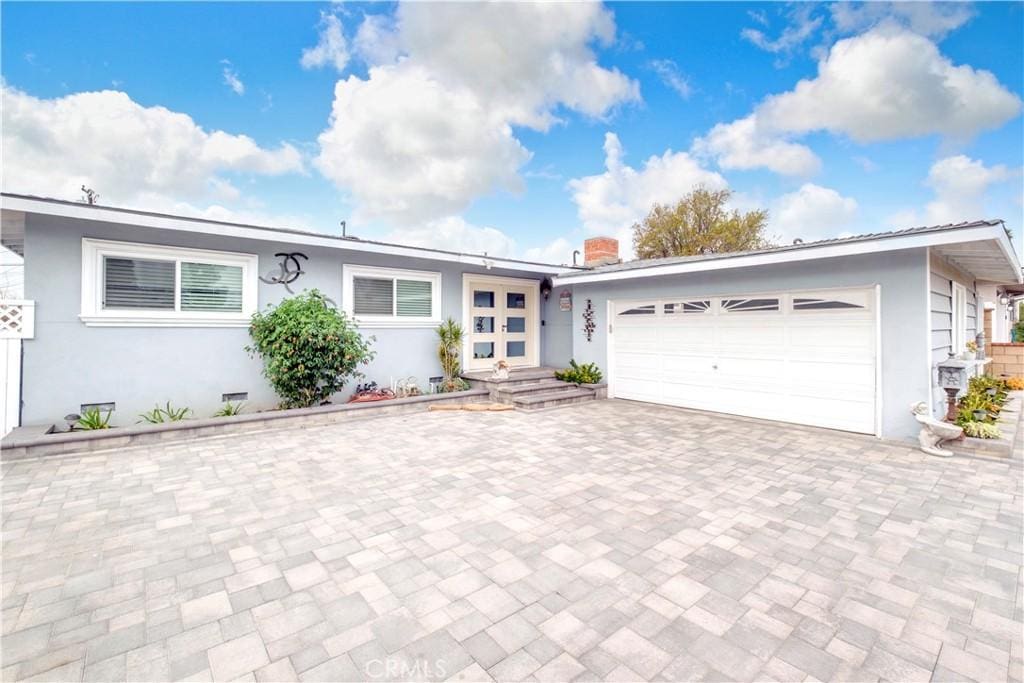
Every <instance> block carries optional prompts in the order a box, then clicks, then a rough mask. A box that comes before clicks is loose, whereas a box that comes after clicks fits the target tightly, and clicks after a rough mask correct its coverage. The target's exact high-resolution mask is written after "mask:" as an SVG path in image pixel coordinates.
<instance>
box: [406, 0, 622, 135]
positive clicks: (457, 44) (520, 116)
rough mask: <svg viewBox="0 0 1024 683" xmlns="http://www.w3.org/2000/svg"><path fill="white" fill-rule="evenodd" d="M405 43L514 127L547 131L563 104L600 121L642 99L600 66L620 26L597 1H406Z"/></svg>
mask: <svg viewBox="0 0 1024 683" xmlns="http://www.w3.org/2000/svg"><path fill="white" fill-rule="evenodd" d="M397 32H398V36H399V43H400V45H401V48H402V50H403V52H404V53H405V54H407V55H408V58H409V59H410V60H411V61H413V62H415V63H417V64H419V65H421V66H423V67H425V68H427V69H428V70H429V71H430V72H431V74H432V75H433V76H434V77H436V78H438V79H439V80H441V81H442V82H444V83H446V84H448V85H451V86H462V87H465V88H467V89H469V90H470V91H472V92H473V93H475V94H476V95H477V96H478V97H479V98H480V99H481V100H483V101H485V102H486V103H487V107H488V110H489V111H490V112H491V113H492V114H494V115H495V116H499V117H501V118H503V119H505V120H507V121H509V122H510V123H513V124H515V125H523V126H529V127H531V128H536V129H539V130H543V129H546V128H547V127H548V126H549V125H551V124H552V123H553V122H554V121H555V120H556V115H555V113H554V111H553V110H554V109H555V108H557V107H558V106H565V107H567V108H569V109H572V110H574V111H578V112H580V113H582V114H585V115H587V116H593V117H599V116H603V115H604V114H606V113H607V112H608V111H609V110H610V109H611V108H613V107H614V106H616V105H618V104H620V103H622V102H628V101H631V100H636V99H638V97H639V85H638V84H637V83H636V81H633V80H632V79H630V78H628V77H626V76H625V75H623V74H622V73H621V72H619V70H618V69H614V68H613V69H606V68H604V67H601V66H600V65H598V63H597V61H596V58H595V56H594V53H593V50H592V49H591V47H590V46H591V44H592V43H595V42H596V43H598V44H601V45H605V46H608V45H611V44H612V42H613V41H614V39H615V21H614V19H613V17H612V14H611V12H609V11H608V10H607V9H606V8H605V7H603V6H602V5H600V4H598V3H472V4H466V3H417V2H413V3H406V4H402V5H400V6H399V8H398V15H397Z"/></svg>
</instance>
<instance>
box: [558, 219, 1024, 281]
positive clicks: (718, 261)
mask: <svg viewBox="0 0 1024 683" xmlns="http://www.w3.org/2000/svg"><path fill="white" fill-rule="evenodd" d="M984 240H996V241H998V242H999V245H1000V249H1001V250H1002V251H1003V253H1004V254H1005V255H1007V258H1008V265H1009V266H1010V267H1011V268H1012V269H1013V272H1015V273H1017V277H1018V280H1017V281H1018V282H1020V281H1021V279H1020V278H1021V276H1020V264H1019V262H1018V261H1017V259H1016V257H1012V258H1011V256H1012V255H1013V249H1012V245H1010V244H1009V238H1008V237H1007V236H1006V231H1005V230H1004V229H1003V227H1002V226H1001V225H991V226H977V227H972V228H950V229H948V230H940V231H936V232H928V233H920V234H916V235H902V236H897V237H881V238H878V239H865V240H857V241H851V242H845V243H840V244H830V245H820V246H814V245H809V246H807V247H806V248H800V249H785V250H780V251H768V252H762V253H757V254H746V255H740V256H722V257H720V258H711V259H703V260H693V261H683V262H677V263H666V264H664V265H651V266H646V267H640V268H630V269H624V270H608V271H600V270H598V271H597V272H584V273H579V274H577V273H578V271H573V272H572V274H563V275H559V276H557V277H555V278H554V282H553V284H554V286H563V285H576V284H585V283H589V282H610V281H615V280H633V279H639V278H648V277H659V276H662V275H681V274H684V273H697V272H707V271H713V270H726V269H730V268H749V267H751V266H763V265H771V264H776V263H796V262H801V261H813V260H817V259H824V258H834V257H837V256H855V255H858V254H877V253H879V252H883V251H897V250H901V249H915V248H921V247H930V246H939V245H943V244H958V243H961V242H976V241H984Z"/></svg>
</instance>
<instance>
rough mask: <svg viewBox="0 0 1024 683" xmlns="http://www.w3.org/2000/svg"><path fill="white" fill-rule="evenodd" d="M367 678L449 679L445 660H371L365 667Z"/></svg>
mask: <svg viewBox="0 0 1024 683" xmlns="http://www.w3.org/2000/svg"><path fill="white" fill-rule="evenodd" d="M363 669H364V671H365V673H366V677H367V678H370V679H373V678H385V679H388V680H411V679H424V678H428V679H437V678H447V677H448V667H447V666H446V664H445V661H444V660H443V659H434V660H429V659H371V660H370V661H368V662H366V666H364V667H363Z"/></svg>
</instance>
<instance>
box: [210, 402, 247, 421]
mask: <svg viewBox="0 0 1024 683" xmlns="http://www.w3.org/2000/svg"><path fill="white" fill-rule="evenodd" d="M244 406H245V403H244V402H242V401H239V402H238V403H232V402H231V401H228V402H227V403H225V404H224V407H223V408H221V409H220V410H218V411H217V412H216V413H214V414H213V416H214V417H231V416H232V415H241V414H242V408H243V407H244Z"/></svg>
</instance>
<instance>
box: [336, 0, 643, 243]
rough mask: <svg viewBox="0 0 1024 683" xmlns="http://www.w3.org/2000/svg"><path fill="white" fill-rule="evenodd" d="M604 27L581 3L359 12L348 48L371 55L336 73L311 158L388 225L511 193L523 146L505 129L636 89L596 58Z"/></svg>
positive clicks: (622, 97)
mask: <svg viewBox="0 0 1024 683" xmlns="http://www.w3.org/2000/svg"><path fill="white" fill-rule="evenodd" d="M392 23H393V27H392ZM614 36H615V24H614V21H613V19H612V16H611V13H610V12H608V11H607V10H606V9H605V8H603V7H601V6H600V5H596V4H591V3H551V4H547V3H545V4H540V3H538V4H534V3H530V4H527V3H499V4H449V3H429V4H426V3H409V4H402V5H399V7H398V10H397V14H396V16H395V18H394V21H393V22H391V21H390V20H388V19H385V18H370V17H367V18H366V19H364V21H363V24H362V25H361V26H360V30H359V33H358V34H357V37H356V43H357V49H358V51H359V54H360V55H361V56H363V57H364V59H367V60H369V61H370V62H371V64H372V63H373V60H381V61H380V62H379V63H378V64H377V65H375V66H372V68H371V69H370V70H369V74H368V76H367V78H365V79H362V78H358V77H355V76H350V77H349V78H348V79H347V80H344V81H339V82H338V84H337V86H336V87H335V101H334V106H333V109H332V114H331V119H330V122H329V125H328V127H327V129H326V130H325V131H324V132H323V133H322V134H321V135H320V137H319V141H320V148H321V149H320V154H319V156H318V158H317V162H316V163H317V167H318V168H320V169H321V171H322V172H323V173H324V175H325V176H327V177H328V178H329V179H330V180H332V181H333V182H334V183H335V184H336V185H338V187H339V188H341V189H343V190H345V191H348V192H351V195H352V197H353V199H354V200H355V202H356V205H357V207H358V210H359V211H360V212H362V213H363V214H365V215H367V216H371V217H374V216H376V217H383V218H385V219H388V220H391V221H393V222H397V223H402V222H404V223H414V222H417V221H424V220H430V219H434V218H439V217H443V216H447V215H451V214H454V213H457V212H459V211H461V210H463V209H464V208H466V207H467V206H468V205H469V204H470V203H471V202H472V201H473V200H474V199H476V198H477V197H480V196H483V195H486V194H489V193H492V192H494V191H495V190H499V189H509V190H513V191H515V190H518V189H519V188H521V187H522V180H521V178H520V177H519V175H518V171H519V169H520V168H521V167H522V165H523V164H524V163H525V162H526V160H527V159H529V156H530V155H529V152H528V151H527V150H526V149H525V148H524V147H523V145H522V144H521V143H520V142H519V140H517V139H516V137H515V135H514V131H513V127H514V126H524V127H529V128H532V129H535V130H541V131H543V130H546V129H547V128H548V127H549V126H551V125H552V124H553V123H555V122H556V121H558V113H559V111H560V110H562V109H568V110H572V111H576V112H579V113H581V114H584V115H586V116H590V117H601V116H605V115H607V114H608V113H609V112H610V111H612V110H613V109H614V107H616V106H617V105H619V104H621V103H624V102H629V101H633V100H636V99H638V98H639V86H638V84H637V83H636V82H635V81H633V80H632V79H630V78H627V77H626V76H624V75H623V74H622V73H620V72H619V71H618V70H616V69H605V68H603V67H601V66H599V65H598V64H597V61H596V57H595V55H594V53H593V50H592V49H591V44H592V43H595V42H596V43H601V44H608V43H610V42H611V41H612V40H613V39H614ZM378 48H379V49H378ZM396 56H397V57H396Z"/></svg>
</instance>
